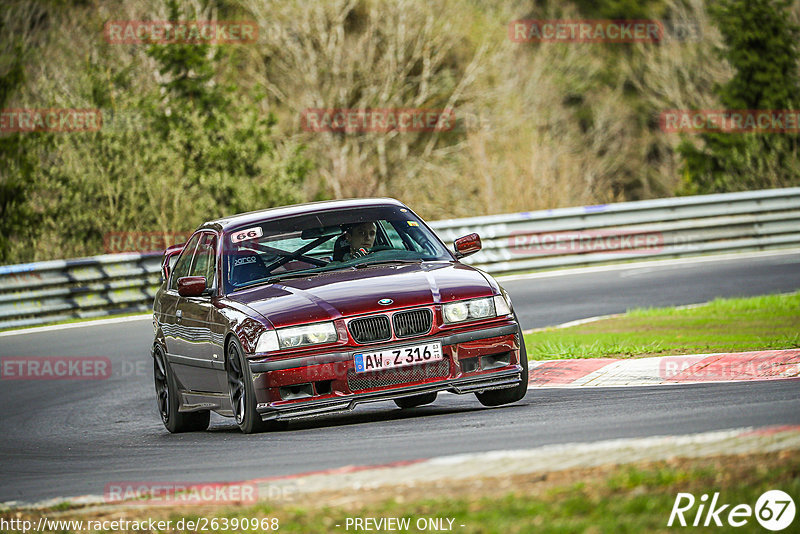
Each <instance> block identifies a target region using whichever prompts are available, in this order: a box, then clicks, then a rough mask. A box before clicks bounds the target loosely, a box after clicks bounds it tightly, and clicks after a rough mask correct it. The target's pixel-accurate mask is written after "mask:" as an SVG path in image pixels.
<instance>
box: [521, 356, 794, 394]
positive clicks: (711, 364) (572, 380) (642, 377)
mask: <svg viewBox="0 0 800 534" xmlns="http://www.w3.org/2000/svg"><path fill="white" fill-rule="evenodd" d="M529 366H530V373H529V378H528V388H529V389H532V388H540V387H586V386H595V387H617V386H647V385H659V384H691V383H702V382H733V381H740V380H774V379H785V378H797V377H800V349H790V350H764V351H756V352H735V353H719V354H691V355H687V356H659V357H654V358H636V359H613V358H586V359H570V360H549V361H538V362H537V361H530V362H529Z"/></svg>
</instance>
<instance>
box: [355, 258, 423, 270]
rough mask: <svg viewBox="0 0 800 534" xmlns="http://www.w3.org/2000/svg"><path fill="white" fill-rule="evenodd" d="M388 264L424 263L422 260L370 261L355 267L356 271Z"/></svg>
mask: <svg viewBox="0 0 800 534" xmlns="http://www.w3.org/2000/svg"><path fill="white" fill-rule="evenodd" d="M387 263H422V260H401V259H397V260H378V261H370V262H367V263H359V264H358V265H355V266H354V267H355V268H356V269H363V268H364V267H369V266H371V265H386V264H387Z"/></svg>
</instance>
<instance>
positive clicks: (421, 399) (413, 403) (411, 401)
mask: <svg viewBox="0 0 800 534" xmlns="http://www.w3.org/2000/svg"><path fill="white" fill-rule="evenodd" d="M435 400H436V392H435V391H434V392H433V393H425V394H424V395H413V396H411V397H401V398H399V399H395V400H394V403H395V404H396V405H397V406H398V407H399V408H404V409H405V408H416V407H417V406H423V405H425V404H430V403H432V402H433V401H435Z"/></svg>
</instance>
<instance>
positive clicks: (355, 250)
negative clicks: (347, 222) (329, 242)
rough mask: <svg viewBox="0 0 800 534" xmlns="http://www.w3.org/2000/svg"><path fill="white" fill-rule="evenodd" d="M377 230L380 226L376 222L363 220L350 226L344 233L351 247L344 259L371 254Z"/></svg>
mask: <svg viewBox="0 0 800 534" xmlns="http://www.w3.org/2000/svg"><path fill="white" fill-rule="evenodd" d="M377 231H378V227H377V226H376V225H375V223H374V222H363V223H361V224H355V225H353V226H351V227H350V228H348V229H347V230H346V231H345V233H344V238H345V240H346V241H347V243H348V245H349V247H350V249H349V251H348V252H346V253H345V254H344V261H347V260H352V259H353V258H360V257H361V256H366V255H367V254H369V249H371V248H372V246H373V245H374V244H375V235H376V234H377Z"/></svg>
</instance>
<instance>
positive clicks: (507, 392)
mask: <svg viewBox="0 0 800 534" xmlns="http://www.w3.org/2000/svg"><path fill="white" fill-rule="evenodd" d="M517 326H519V321H517ZM519 356H520V363H521V364H522V373H521V378H522V381H521V382H520V383H519V385H517V386H514V387H513V388H506V389H493V390H491V391H483V392H481V393H476V394H475V396H476V397H478V400H479V401H480V403H481V404H483V405H484V406H501V405H503V404H510V403H512V402H517V401H518V400H522V398H523V397H525V394H526V393H527V392H528V352H527V350H525V336H523V335H522V327H520V328H519Z"/></svg>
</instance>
